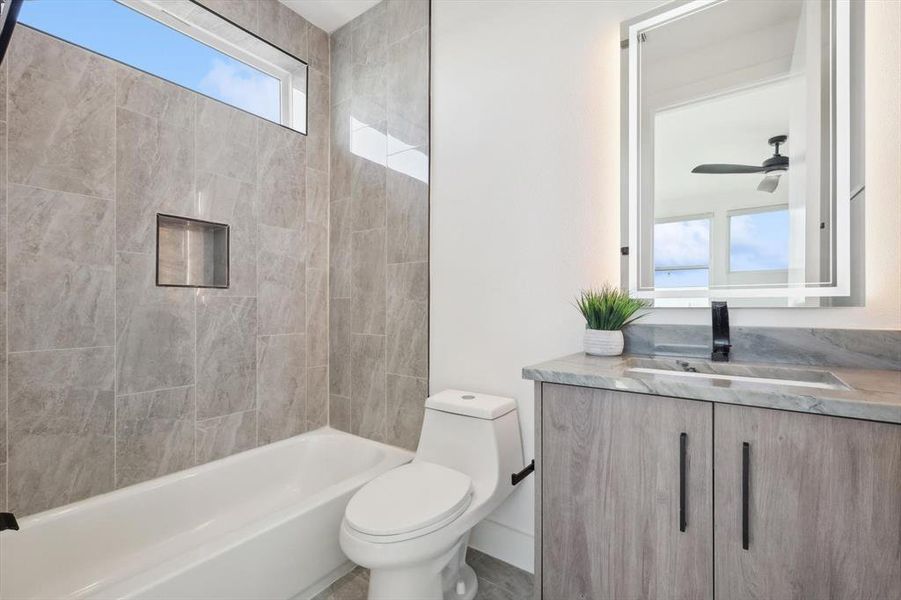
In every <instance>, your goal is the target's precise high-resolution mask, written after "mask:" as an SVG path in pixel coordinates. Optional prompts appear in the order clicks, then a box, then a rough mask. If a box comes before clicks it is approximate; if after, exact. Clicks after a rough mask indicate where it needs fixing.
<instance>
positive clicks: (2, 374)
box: [0, 292, 7, 502]
mask: <svg viewBox="0 0 901 600" xmlns="http://www.w3.org/2000/svg"><path fill="white" fill-rule="evenodd" d="M5 333H6V293H5V292H0V463H5V462H6V397H7V392H6V372H7V369H6V335H5ZM3 500H4V495H3V494H0V502H2V501H3Z"/></svg>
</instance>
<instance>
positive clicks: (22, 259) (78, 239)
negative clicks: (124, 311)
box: [8, 185, 115, 352]
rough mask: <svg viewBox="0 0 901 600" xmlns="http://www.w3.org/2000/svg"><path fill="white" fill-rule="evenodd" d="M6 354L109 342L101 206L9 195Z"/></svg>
mask: <svg viewBox="0 0 901 600" xmlns="http://www.w3.org/2000/svg"><path fill="white" fill-rule="evenodd" d="M8 211H9V223H10V228H9V240H8V251H9V263H10V264H9V267H10V273H9V289H10V305H9V311H10V319H9V344H10V351H13V352H16V351H22V350H43V349H50V348H82V347H88V346H103V345H112V343H113V339H112V336H113V290H114V287H113V286H114V273H113V247H112V240H113V223H114V220H115V212H114V206H113V203H112V202H110V201H108V200H102V199H99V198H92V197H88V196H80V195H76V194H68V193H64V192H51V191H47V190H42V189H37V188H32V187H26V186H20V185H13V186H11V187H10V189H9V208H8Z"/></svg>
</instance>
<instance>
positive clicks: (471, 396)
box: [460, 394, 476, 400]
mask: <svg viewBox="0 0 901 600" xmlns="http://www.w3.org/2000/svg"><path fill="white" fill-rule="evenodd" d="M460 398H462V399H463V400H475V399H476V397H475V396H473V395H472V394H466V395H465V396H460Z"/></svg>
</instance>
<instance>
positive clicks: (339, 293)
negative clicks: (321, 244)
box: [329, 200, 351, 298]
mask: <svg viewBox="0 0 901 600" xmlns="http://www.w3.org/2000/svg"><path fill="white" fill-rule="evenodd" d="M329 213H330V216H331V220H330V222H329V295H330V296H331V297H332V298H350V293H351V227H350V225H351V223H350V200H340V201H338V202H332V203H331V204H330V205H329Z"/></svg>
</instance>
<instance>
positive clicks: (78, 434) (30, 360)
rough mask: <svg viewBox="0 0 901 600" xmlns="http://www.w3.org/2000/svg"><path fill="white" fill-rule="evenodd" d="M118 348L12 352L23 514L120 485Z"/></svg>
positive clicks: (17, 486) (13, 449)
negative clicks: (116, 466) (116, 480)
mask: <svg viewBox="0 0 901 600" xmlns="http://www.w3.org/2000/svg"><path fill="white" fill-rule="evenodd" d="M113 401H114V397H113V349H112V348H88V349H79V350H52V351H46V352H26V353H15V354H10V355H9V463H8V464H9V507H10V509H11V510H12V511H13V512H16V513H18V514H19V515H20V516H21V515H25V514H31V513H35V512H40V511H42V510H45V509H48V508H51V507H53V506H58V505H60V504H67V503H69V502H74V501H76V500H80V499H82V498H87V497H88V496H93V495H95V494H100V493H103V492H106V491H109V490H111V489H112V488H113V453H114V449H113Z"/></svg>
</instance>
